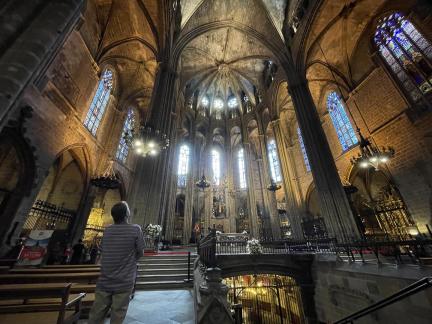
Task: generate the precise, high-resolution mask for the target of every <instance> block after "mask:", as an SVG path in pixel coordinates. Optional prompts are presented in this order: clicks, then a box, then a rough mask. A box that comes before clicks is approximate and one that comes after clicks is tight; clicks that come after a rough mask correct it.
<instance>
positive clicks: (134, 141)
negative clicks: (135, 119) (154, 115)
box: [123, 124, 169, 157]
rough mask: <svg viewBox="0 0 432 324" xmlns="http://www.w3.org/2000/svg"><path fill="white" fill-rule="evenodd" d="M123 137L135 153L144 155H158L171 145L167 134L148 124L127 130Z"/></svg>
mask: <svg viewBox="0 0 432 324" xmlns="http://www.w3.org/2000/svg"><path fill="white" fill-rule="evenodd" d="M123 138H124V139H125V141H126V144H127V145H128V146H129V147H132V148H133V150H134V152H135V154H137V155H140V156H143V157H147V156H156V155H158V154H159V153H160V152H161V151H163V150H166V149H167V148H168V146H169V139H168V138H167V136H166V135H165V134H164V133H162V132H160V131H159V130H157V129H154V128H153V127H152V126H150V125H148V124H146V125H144V126H141V127H140V128H139V129H138V130H135V129H131V130H130V131H127V132H125V134H124V136H123Z"/></svg>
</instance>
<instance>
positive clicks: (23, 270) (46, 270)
mask: <svg viewBox="0 0 432 324" xmlns="http://www.w3.org/2000/svg"><path fill="white" fill-rule="evenodd" d="M85 272H90V273H92V272H100V268H72V269H65V268H60V269H56V268H54V269H53V268H13V269H9V272H8V273H10V274H50V273H85Z"/></svg>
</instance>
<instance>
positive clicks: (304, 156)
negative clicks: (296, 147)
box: [297, 127, 311, 172]
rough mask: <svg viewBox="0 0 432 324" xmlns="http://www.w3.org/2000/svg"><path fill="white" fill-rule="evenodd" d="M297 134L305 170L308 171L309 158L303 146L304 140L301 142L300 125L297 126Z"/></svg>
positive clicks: (309, 168)
mask: <svg viewBox="0 0 432 324" xmlns="http://www.w3.org/2000/svg"><path fill="white" fill-rule="evenodd" d="M297 136H298V139H299V144H300V149H301V151H302V154H303V159H304V162H305V167H306V171H307V172H309V171H310V170H311V167H310V164H309V158H308V156H307V152H306V147H305V145H304V142H303V136H302V134H301V130H300V127H297Z"/></svg>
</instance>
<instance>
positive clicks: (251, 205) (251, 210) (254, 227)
mask: <svg viewBox="0 0 432 324" xmlns="http://www.w3.org/2000/svg"><path fill="white" fill-rule="evenodd" d="M243 138H244V137H243ZM243 148H244V159H245V162H246V163H245V164H246V165H245V167H246V183H247V188H248V190H247V192H248V215H249V228H250V234H251V236H252V237H258V235H259V229H258V214H257V207H256V199H255V184H254V179H253V170H252V154H251V148H250V143H249V142H245V141H244V142H243Z"/></svg>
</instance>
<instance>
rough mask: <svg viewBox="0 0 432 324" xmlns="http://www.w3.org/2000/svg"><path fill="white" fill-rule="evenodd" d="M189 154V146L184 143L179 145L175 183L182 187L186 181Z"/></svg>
mask: <svg viewBox="0 0 432 324" xmlns="http://www.w3.org/2000/svg"><path fill="white" fill-rule="evenodd" d="M189 155H190V150H189V146H187V145H186V144H183V145H182V146H180V153H179V162H178V169H177V175H178V178H177V185H178V186H179V187H183V188H184V187H186V182H187V174H188V171H189Z"/></svg>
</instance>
